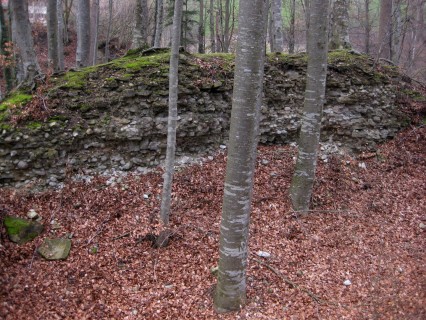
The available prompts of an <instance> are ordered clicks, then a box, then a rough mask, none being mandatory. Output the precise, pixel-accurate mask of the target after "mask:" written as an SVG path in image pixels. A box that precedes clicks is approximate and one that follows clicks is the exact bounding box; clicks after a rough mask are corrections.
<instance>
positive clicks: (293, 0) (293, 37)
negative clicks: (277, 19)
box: [288, 0, 296, 53]
mask: <svg viewBox="0 0 426 320" xmlns="http://www.w3.org/2000/svg"><path fill="white" fill-rule="evenodd" d="M295 23H296V0H290V30H289V35H288V52H289V53H294V46H295V44H296V35H295V33H296V32H295V31H296V30H295Z"/></svg>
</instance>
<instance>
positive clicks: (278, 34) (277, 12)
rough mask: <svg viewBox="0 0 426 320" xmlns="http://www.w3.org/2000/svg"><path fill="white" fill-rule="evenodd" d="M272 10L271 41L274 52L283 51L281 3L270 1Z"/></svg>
mask: <svg viewBox="0 0 426 320" xmlns="http://www.w3.org/2000/svg"><path fill="white" fill-rule="evenodd" d="M271 9H272V15H271V16H272V27H273V29H272V39H273V46H272V47H273V48H274V50H273V51H274V52H283V51H284V35H283V18H282V1H281V0H271Z"/></svg>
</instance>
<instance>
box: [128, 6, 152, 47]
mask: <svg viewBox="0 0 426 320" xmlns="http://www.w3.org/2000/svg"><path fill="white" fill-rule="evenodd" d="M146 46H148V1H147V0H136V10H135V26H134V28H133V38H132V46H131V48H132V49H137V48H143V47H146Z"/></svg>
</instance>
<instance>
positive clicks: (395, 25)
mask: <svg viewBox="0 0 426 320" xmlns="http://www.w3.org/2000/svg"><path fill="white" fill-rule="evenodd" d="M400 2H401V1H400V0H393V2H392V34H391V37H392V39H391V43H392V45H391V60H392V61H393V62H394V63H395V64H398V63H399V59H400V56H401V43H402V42H403V37H405V32H403V31H402V28H403V22H402V18H401V3H400ZM404 25H405V23H404Z"/></svg>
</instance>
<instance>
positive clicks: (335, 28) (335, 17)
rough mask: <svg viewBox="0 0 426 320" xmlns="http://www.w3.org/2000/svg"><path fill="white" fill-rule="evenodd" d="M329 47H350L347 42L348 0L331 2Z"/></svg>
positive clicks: (332, 48)
mask: <svg viewBox="0 0 426 320" xmlns="http://www.w3.org/2000/svg"><path fill="white" fill-rule="evenodd" d="M329 48H330V50H336V49H351V48H352V46H351V43H350V42H349V0H335V1H334V3H333V9H332V13H331V36H330V43H329Z"/></svg>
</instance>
